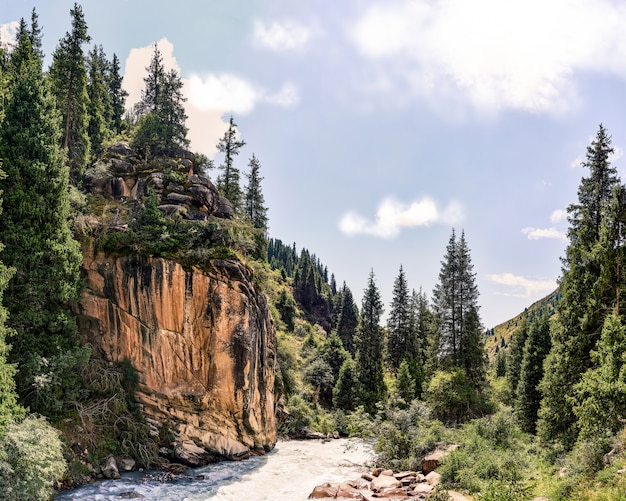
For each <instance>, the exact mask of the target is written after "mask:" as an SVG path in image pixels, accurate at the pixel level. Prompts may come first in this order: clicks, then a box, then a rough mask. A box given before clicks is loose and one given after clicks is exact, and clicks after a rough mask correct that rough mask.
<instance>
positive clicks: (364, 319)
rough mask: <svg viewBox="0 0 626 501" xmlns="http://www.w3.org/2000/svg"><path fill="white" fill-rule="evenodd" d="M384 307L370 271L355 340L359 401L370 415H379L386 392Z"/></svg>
mask: <svg viewBox="0 0 626 501" xmlns="http://www.w3.org/2000/svg"><path fill="white" fill-rule="evenodd" d="M383 311H384V308H383V303H382V301H381V299H380V292H379V290H378V287H377V286H376V282H375V277H374V272H373V271H371V272H370V274H369V278H368V281H367V287H366V288H365V290H364V292H363V301H362V304H361V321H360V322H359V327H358V329H357V336H356V340H355V348H356V367H357V378H358V394H359V396H360V398H359V400H360V402H361V404H363V407H364V408H365V410H366V411H367V412H369V413H371V414H372V413H374V412H375V411H376V404H377V403H378V402H380V401H381V400H383V398H384V397H385V393H386V391H387V388H386V385H385V381H384V377H383V374H384V371H383V351H384V343H385V341H384V332H383V329H382V327H381V326H380V318H381V316H382V314H383Z"/></svg>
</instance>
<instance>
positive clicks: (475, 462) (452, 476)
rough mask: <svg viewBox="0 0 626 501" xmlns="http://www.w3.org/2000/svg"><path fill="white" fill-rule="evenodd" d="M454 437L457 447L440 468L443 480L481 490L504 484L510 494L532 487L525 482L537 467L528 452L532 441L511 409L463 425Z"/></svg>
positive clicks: (490, 490)
mask: <svg viewBox="0 0 626 501" xmlns="http://www.w3.org/2000/svg"><path fill="white" fill-rule="evenodd" d="M457 438H459V439H460V440H459V448H458V449H457V450H455V451H454V452H452V453H450V454H449V455H448V457H446V459H445V461H444V463H443V465H442V466H441V467H440V469H439V472H440V473H441V475H442V480H443V481H444V482H446V483H448V484H452V485H456V486H460V487H462V488H464V489H468V490H469V491H471V492H481V493H488V492H491V493H494V492H496V490H497V487H498V485H500V484H502V485H505V484H506V485H510V486H511V489H510V491H511V492H510V494H511V495H513V494H514V493H515V492H519V493H524V492H527V491H528V490H529V489H530V488H531V487H532V486H531V485H530V484H528V483H527V481H526V479H527V478H529V477H531V476H533V468H535V467H536V463H534V462H533V459H532V457H531V454H530V449H531V447H532V441H531V438H530V436H528V435H526V434H524V433H523V432H522V431H521V430H520V429H519V427H518V426H517V424H516V421H515V418H514V416H513V414H512V412H511V411H510V410H508V409H507V410H502V411H499V412H498V413H497V414H495V415H493V416H487V417H484V418H480V419H476V420H474V421H471V422H469V423H467V424H465V425H464V426H463V427H462V429H461V430H460V432H459V433H458V437H457ZM485 495H486V494H485ZM493 495H495V494H493ZM486 499H494V500H495V499H498V498H486ZM503 499H508V498H503ZM512 499H518V498H512ZM520 499H525V498H520Z"/></svg>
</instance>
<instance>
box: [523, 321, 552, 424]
mask: <svg viewBox="0 0 626 501" xmlns="http://www.w3.org/2000/svg"><path fill="white" fill-rule="evenodd" d="M549 351H550V323H549V318H548V315H547V314H542V315H541V316H540V317H539V318H536V317H535V320H533V322H532V323H531V324H530V329H529V331H528V337H527V339H526V342H525V344H524V355H523V358H522V363H521V366H520V372H519V384H518V385H517V387H516V395H517V398H516V401H515V411H516V414H517V420H518V422H519V424H520V427H521V428H522V430H524V431H525V432H527V433H535V430H536V425H537V413H538V412H539V403H540V401H541V394H540V393H539V383H540V382H541V379H542V378H543V361H544V359H545V358H546V356H547V355H548V353H549Z"/></svg>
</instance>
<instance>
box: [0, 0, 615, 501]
mask: <svg viewBox="0 0 626 501" xmlns="http://www.w3.org/2000/svg"><path fill="white" fill-rule="evenodd" d="M69 14H70V15H69V18H68V27H69V29H68V31H67V33H66V35H65V36H64V37H63V38H62V39H61V40H59V42H58V45H57V48H56V50H55V52H54V54H52V63H51V65H50V67H49V68H44V57H43V54H42V49H41V47H42V37H43V33H42V29H41V27H40V26H39V22H38V15H37V12H36V11H35V10H34V9H33V10H32V12H31V13H30V16H29V17H27V18H26V19H22V21H21V23H20V26H19V30H18V33H17V37H16V40H15V44H14V45H11V48H8V47H9V46H4V47H5V48H4V49H0V162H1V163H0V168H1V170H2V172H1V176H0V193H1V199H2V204H1V207H2V212H1V213H0V245H1V247H0V491H1V492H3V493H4V496H5V497H4V499H11V500H45V499H50V498H51V496H52V495H53V492H54V491H55V489H60V488H63V487H69V486H72V485H75V484H77V483H80V482H84V481H87V480H90V479H93V478H95V477H96V473H94V471H93V468H94V466H93V465H102V464H103V463H104V462H105V461H106V459H107V457H108V456H110V455H118V456H128V457H131V458H133V460H135V461H136V462H137V464H138V465H141V466H142V467H146V468H148V467H159V465H160V464H161V463H160V461H161V460H160V458H159V447H160V446H161V445H162V443H161V441H163V440H165V439H166V436H165V432H164V433H163V434H162V435H161V436H155V435H154V434H153V433H151V429H150V426H149V425H148V423H147V422H146V420H145V419H144V417H143V416H142V415H141V411H140V407H139V406H138V405H137V402H136V400H135V398H134V393H135V391H136V390H137V385H138V374H137V369H138V368H136V367H133V366H132V364H130V362H128V361H121V362H118V363H114V364H113V363H107V362H105V361H103V360H101V359H99V358H98V357H97V356H95V354H94V353H92V349H91V347H90V346H89V345H88V344H85V343H83V342H82V341H81V326H80V325H79V323H78V322H77V318H76V304H77V302H78V301H79V299H80V296H81V292H82V288H83V287H84V277H82V276H81V264H82V261H83V256H82V251H81V242H82V243H84V242H85V241H86V239H88V238H96V237H97V238H96V239H97V245H98V246H99V248H100V249H101V250H103V251H104V252H106V253H110V254H116V253H118V254H120V253H122V254H136V255H144V256H161V257H165V258H169V259H175V260H178V261H180V262H183V263H185V264H188V265H191V264H193V265H194V266H209V265H210V262H211V259H223V260H233V261H237V262H240V263H242V264H244V265H245V266H246V267H247V268H248V269H250V270H252V272H253V276H254V280H255V282H256V283H257V285H258V286H259V287H260V288H261V289H262V291H263V293H264V294H265V296H266V297H267V300H268V303H269V305H270V310H271V314H272V319H273V323H274V326H275V328H276V336H277V354H276V357H277V368H276V372H277V377H276V384H275V388H274V392H275V395H276V400H277V402H278V408H277V418H278V432H279V435H280V436H283V437H292V438H298V437H303V436H305V435H306V434H307V433H310V432H319V433H323V434H325V435H327V434H331V433H333V432H334V431H338V432H339V433H340V434H341V435H343V436H349V437H360V438H363V439H366V440H370V441H371V442H372V443H373V444H375V449H376V452H377V453H378V455H379V462H380V464H381V465H384V466H388V467H390V468H394V469H404V470H409V469H415V468H417V467H418V465H419V462H420V461H421V459H422V458H423V456H424V455H425V454H427V453H428V452H430V451H432V450H433V449H435V448H436V447H438V446H443V445H446V444H457V445H459V447H458V448H457V449H456V450H455V451H454V452H452V453H451V454H450V455H449V456H448V457H447V459H446V461H445V462H444V464H443V465H442V467H441V469H440V472H441V474H442V482H443V484H444V485H446V486H449V487H454V488H455V489H457V490H465V491H466V492H467V493H468V494H469V495H471V496H473V497H474V499H481V500H486V501H507V500H512V501H513V500H525V499H532V498H533V497H538V496H545V497H547V498H549V499H550V500H566V499H577V500H600V499H603V500H623V499H625V498H624V492H626V476H625V475H624V473H623V472H624V469H625V468H626V427H625V423H626V358H625V357H626V356H625V355H624V354H625V353H626V316H625V315H626V294H625V297H624V298H622V297H621V289H622V283H624V282H626V263H622V261H623V260H622V256H624V261H626V186H625V185H624V184H623V183H622V180H621V179H620V178H619V176H618V172H617V169H616V168H615V166H613V165H612V164H611V161H610V158H611V154H612V153H613V146H612V143H611V135H610V133H609V131H607V130H606V129H605V128H604V126H603V125H599V127H598V129H597V131H596V135H595V137H594V139H593V140H592V141H591V142H590V144H589V145H588V147H587V152H586V156H585V158H584V160H583V163H582V166H583V167H584V169H585V173H584V175H583V177H582V179H581V180H580V185H579V187H578V193H577V194H576V197H575V199H573V200H572V202H571V203H570V205H569V207H568V220H569V230H568V235H567V238H568V243H567V248H566V251H565V254H564V255H563V256H562V274H561V277H560V281H559V286H558V290H557V291H555V293H554V294H552V295H550V296H549V297H548V298H546V300H545V301H542V302H540V303H538V304H537V305H534V307H532V308H528V309H527V310H526V311H525V312H522V313H520V315H519V317H517V318H516V319H512V320H511V321H509V322H508V323H507V332H506V336H503V334H502V332H501V331H497V332H496V331H494V330H493V329H485V326H483V324H482V321H481V316H480V294H479V291H478V287H477V277H476V273H475V271H474V267H473V264H472V256H471V245H470V244H471V242H472V238H473V236H472V235H466V234H465V232H464V230H463V229H461V228H451V229H450V236H449V240H448V241H447V242H442V243H441V256H442V258H441V262H440V263H429V266H439V270H440V271H439V275H438V282H437V285H436V286H435V288H434V290H432V291H426V290H423V288H422V287H420V285H419V284H411V283H410V277H408V276H407V275H406V273H405V269H404V267H403V264H402V263H398V273H397V276H396V278H395V281H394V284H393V293H392V299H391V301H390V303H389V304H383V302H382V300H381V293H380V290H379V287H378V285H377V278H376V273H375V265H376V263H372V266H373V268H372V269H370V270H369V273H366V274H364V276H363V282H362V283H361V284H350V285H348V284H347V283H346V282H345V281H342V282H341V283H338V281H337V278H336V276H335V274H334V272H332V271H331V270H328V268H327V267H326V266H325V265H324V264H323V262H322V259H321V257H319V256H317V255H316V254H315V253H314V252H313V250H309V249H304V248H301V249H299V248H298V247H297V246H296V244H295V243H292V242H284V241H282V240H280V239H278V238H275V237H271V236H270V221H269V219H268V207H267V205H266V201H265V198H264V195H263V189H262V181H263V175H262V174H263V170H262V159H260V158H257V157H256V156H255V155H254V154H253V155H252V157H251V158H249V159H247V160H246V159H240V158H239V153H240V150H241V148H242V146H243V145H244V144H245V141H244V139H243V137H245V134H243V133H242V132H240V130H239V125H238V124H237V123H235V119H234V117H232V116H231V117H230V119H229V121H228V126H227V127H226V130H225V131H224V135H223V137H222V138H221V139H220V141H219V144H217V145H216V146H217V151H218V154H217V156H216V159H215V163H214V161H213V160H212V159H208V158H206V157H205V156H204V155H202V154H200V153H197V154H193V153H191V152H188V151H187V149H188V147H189V140H188V139H187V132H188V130H187V127H186V118H187V117H186V115H185V108H184V97H183V93H182V90H181V89H182V81H181V78H180V76H179V75H178V74H177V73H176V71H169V72H168V71H166V70H165V69H164V66H163V58H162V55H161V53H160V51H159V47H158V45H157V44H155V45H154V51H153V55H152V59H151V63H150V65H149V66H148V67H147V68H146V76H145V79H144V82H145V88H144V90H143V92H142V98H141V101H140V102H139V103H138V104H137V105H136V106H134V107H133V108H132V109H128V108H127V106H126V102H125V100H126V97H127V95H126V93H125V91H124V90H123V88H122V78H123V75H121V74H120V61H119V58H118V57H117V56H116V55H115V54H113V55H111V56H109V55H107V53H106V51H105V48H103V47H102V46H101V45H98V44H97V43H96V41H92V40H91V37H90V35H89V29H88V23H87V20H86V19H85V15H84V13H83V10H82V8H81V6H80V5H78V4H75V5H74V8H73V9H72V10H71V12H70V13H69ZM90 43H91V45H88V44H90ZM88 47H91V48H90V49H89V50H88V51H87V48H88ZM241 126H242V127H241V129H242V131H245V123H242V124H241ZM120 143H124V144H127V145H128V147H129V148H131V149H132V150H133V151H135V152H136V153H137V157H138V158H139V159H140V160H141V161H142V162H143V163H144V164H145V165H149V164H150V162H152V161H153V160H154V159H156V158H179V159H180V158H183V157H185V156H191V157H193V159H194V162H193V165H194V167H193V168H194V172H193V174H194V175H197V176H206V177H207V178H211V179H212V181H213V182H214V184H215V186H216V188H217V190H218V192H219V194H220V196H222V197H223V198H224V199H226V200H227V201H228V206H225V207H223V208H221V209H220V210H221V211H223V212H224V213H226V214H228V216H229V217H224V218H210V219H209V220H208V221H204V222H202V223H199V222H196V221H192V220H182V219H180V218H177V217H175V215H172V214H167V213H166V212H164V210H163V209H162V208H160V206H159V205H158V203H157V200H156V195H155V193H154V192H153V191H147V192H146V193H145V194H144V196H143V197H142V200H141V203H135V204H133V203H130V202H129V203H124V204H119V205H117V206H111V205H109V206H107V207H106V208H105V207H104V205H103V204H104V203H103V201H102V198H99V197H96V196H94V194H93V186H94V185H96V184H97V183H98V180H99V179H101V178H103V177H105V176H107V175H108V174H107V173H106V172H103V171H102V163H101V159H102V158H103V156H105V155H106V154H107V151H108V150H109V149H110V148H111V147H112V146H113V145H115V144H120ZM218 163H219V164H218ZM216 164H217V165H216ZM168 165H169V164H168ZM163 176H164V178H166V179H167V180H168V181H171V182H172V183H174V182H177V183H184V178H183V177H181V171H177V170H176V166H175V165H174V167H172V166H169V167H167V168H166V169H164V173H163ZM105 219H106V221H107V223H106V225H105V226H103V227H105V229H104V230H102V231H100V232H99V233H97V234H95V232H94V230H93V228H94V227H95V226H94V224H95V223H93V221H94V220H98V221H103V220H105ZM122 227H123V231H122V230H120V228H122ZM98 228H102V227H101V226H98ZM407 259H408V258H407ZM405 264H406V263H405ZM351 287H358V288H359V289H358V290H359V295H358V297H361V298H362V299H361V300H360V302H359V301H357V300H355V294H354V293H353V292H352V291H353V290H354V289H351ZM622 303H625V305H624V306H622ZM488 347H489V349H487V348H488ZM79 423H80V426H78V424H79ZM77 429H78V430H82V432H81V431H78V432H77V431H76V430H77ZM157 435H158V434H157ZM79 448H80V451H79V450H78V449H79ZM82 450H86V451H87V455H86V456H85V455H84V454H83V453H82ZM442 499H443V497H442Z"/></svg>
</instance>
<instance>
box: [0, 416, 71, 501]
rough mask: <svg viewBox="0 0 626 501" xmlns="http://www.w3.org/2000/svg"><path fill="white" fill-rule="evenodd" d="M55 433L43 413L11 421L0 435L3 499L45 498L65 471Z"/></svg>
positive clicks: (1, 489)
mask: <svg viewBox="0 0 626 501" xmlns="http://www.w3.org/2000/svg"><path fill="white" fill-rule="evenodd" d="M62 449H63V445H62V443H61V440H60V439H59V433H58V432H57V430H55V429H54V428H52V426H50V425H49V424H48V422H47V421H46V420H45V418H43V417H38V416H34V415H31V416H29V417H27V418H26V419H24V421H22V422H21V423H19V424H11V425H9V426H8V427H7V429H6V434H5V435H4V436H3V437H2V438H1V439H0V492H2V499H4V500H5V501H39V500H42V501H44V500H48V499H50V498H51V496H52V494H53V488H54V487H55V486H56V484H57V483H58V482H59V481H60V479H61V477H62V476H63V474H64V473H65V470H66V464H65V460H64V459H63V453H62Z"/></svg>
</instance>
